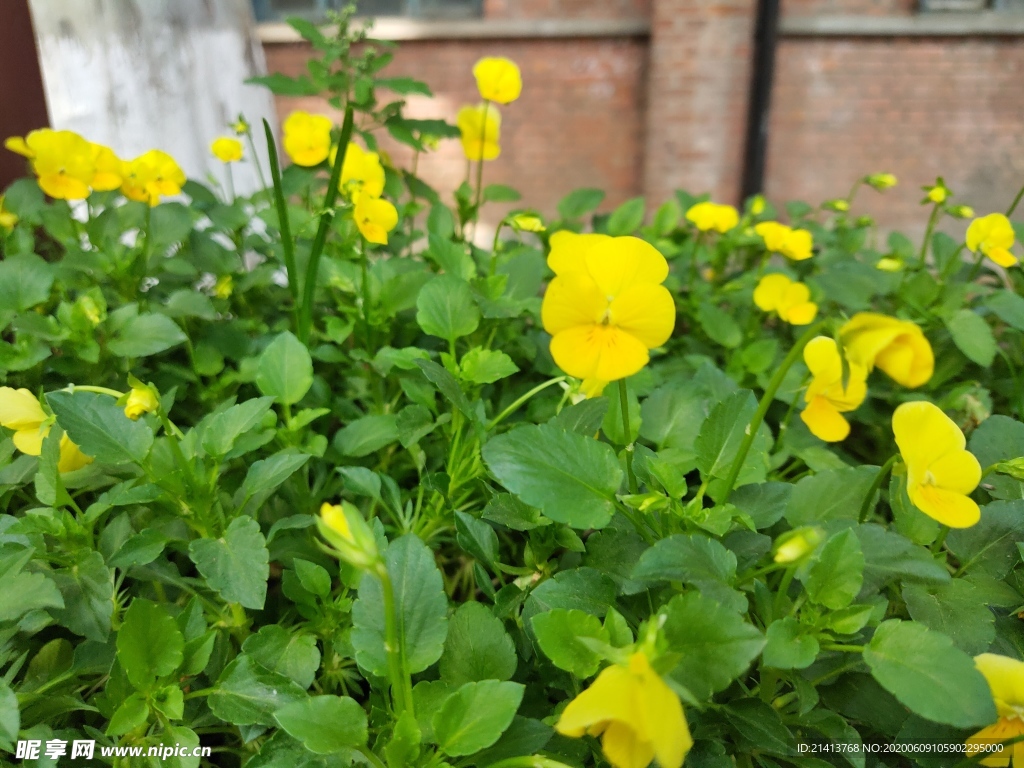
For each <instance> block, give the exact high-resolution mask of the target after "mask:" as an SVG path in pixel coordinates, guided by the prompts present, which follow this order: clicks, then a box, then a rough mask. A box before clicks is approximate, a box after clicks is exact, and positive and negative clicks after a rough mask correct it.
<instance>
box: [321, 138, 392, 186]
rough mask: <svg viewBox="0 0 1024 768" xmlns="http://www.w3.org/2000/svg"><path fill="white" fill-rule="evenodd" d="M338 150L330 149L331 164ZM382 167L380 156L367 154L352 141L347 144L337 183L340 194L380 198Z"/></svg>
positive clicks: (367, 152) (383, 177)
mask: <svg viewBox="0 0 1024 768" xmlns="http://www.w3.org/2000/svg"><path fill="white" fill-rule="evenodd" d="M337 151H338V148H337V147H333V148H332V149H331V162H332V163H333V162H334V158H335V156H336V154H337ZM384 180H385V175H384V166H383V165H382V164H381V161H380V154H378V153H377V152H369V151H367V150H365V149H363V148H362V147H360V146H359V145H358V144H356V143H355V142H354V141H353V142H349V145H348V148H347V149H346V150H345V159H344V160H343V161H342V164H341V180H340V181H339V182H338V183H339V185H340V189H341V191H342V192H345V193H346V194H348V195H349V197H353V198H354V196H355V195H356V193H362V194H364V195H369V196H370V197H380V196H381V195H383V194H384Z"/></svg>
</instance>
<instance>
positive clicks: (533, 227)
mask: <svg viewBox="0 0 1024 768" xmlns="http://www.w3.org/2000/svg"><path fill="white" fill-rule="evenodd" d="M506 221H508V224H509V226H510V227H512V229H514V230H516V231H517V232H543V231H544V230H545V227H544V222H543V221H542V220H541V218H540V216H536V215H534V214H532V213H517V214H516V215H515V216H509V217H508V219H506Z"/></svg>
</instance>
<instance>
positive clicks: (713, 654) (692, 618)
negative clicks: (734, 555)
mask: <svg viewBox="0 0 1024 768" xmlns="http://www.w3.org/2000/svg"><path fill="white" fill-rule="evenodd" d="M665 614H666V619H665V623H664V625H663V631H664V633H665V638H666V640H668V643H669V647H670V648H671V649H672V651H673V652H674V653H676V654H678V655H679V661H678V663H677V664H676V667H675V668H674V669H673V670H672V672H671V673H670V676H671V677H672V679H673V680H675V681H676V682H677V683H679V684H680V685H682V686H683V687H684V688H686V689H687V690H689V691H690V692H691V693H692V694H693V695H694V696H696V697H697V698H699V699H707V698H709V697H710V696H711V695H712V694H714V693H716V692H717V691H720V690H722V689H723V688H725V687H726V686H728V685H729V683H731V682H732V681H733V680H735V679H736V678H737V677H739V676H740V675H741V674H743V672H745V671H746V669H747V667H748V666H750V662H752V661H753V660H754V659H755V658H756V657H757V654H759V653H760V652H761V649H762V648H763V647H764V645H765V638H764V636H763V635H762V634H761V633H760V632H758V631H757V628H756V627H754V626H753V625H751V624H748V623H747V622H746V621H745V620H744V619H743V617H742V616H740V615H739V614H738V613H736V612H735V611H732V610H729V609H728V608H726V607H723V606H721V605H719V604H718V602H717V601H715V600H713V599H710V598H707V597H704V596H703V595H700V594H697V593H693V592H691V593H689V594H686V595H677V596H676V597H674V598H672V600H671V601H670V602H669V603H668V605H667V606H666V608H665Z"/></svg>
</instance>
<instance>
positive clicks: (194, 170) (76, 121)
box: [31, 0, 277, 194]
mask: <svg viewBox="0 0 1024 768" xmlns="http://www.w3.org/2000/svg"><path fill="white" fill-rule="evenodd" d="M31 7H32V16H33V20H34V23H35V29H36V36H37V38H38V43H39V52H40V59H41V63H42V72H43V81H44V85H45V89H46V99H47V103H48V105H49V109H50V116H51V122H52V124H53V126H54V127H55V128H66V129H69V130H73V131H77V132H78V133H80V134H82V135H83V136H85V137H86V138H88V139H90V140H92V141H97V142H101V143H103V144H107V145H109V146H110V147H112V148H113V149H114V150H115V151H116V152H117V153H118V154H119V155H120V156H121V157H124V158H126V159H130V158H132V157H135V156H137V155H140V154H142V153H143V152H145V151H146V150H149V149H162V150H164V151H166V152H168V153H170V154H171V155H172V156H173V157H174V158H175V159H176V160H177V161H178V162H179V163H180V164H181V166H182V168H184V170H185V172H186V173H187V174H188V175H189V177H191V178H196V179H201V180H205V179H206V178H207V176H208V174H213V177H214V178H215V179H216V180H217V182H218V183H220V184H222V185H223V184H224V183H225V177H224V169H223V166H222V165H221V163H220V162H219V161H217V160H215V159H214V158H212V157H211V156H210V151H209V146H210V142H211V141H212V140H213V139H215V138H217V137H218V136H223V135H230V134H231V132H230V129H229V127H228V126H229V125H230V124H231V123H233V122H234V120H235V118H236V116H237V115H238V114H239V113H242V114H244V115H245V116H246V118H247V119H248V120H249V122H250V123H252V125H253V133H254V137H255V139H256V146H257V147H258V149H259V152H260V162H261V163H262V164H263V168H264V174H265V175H266V169H267V160H266V150H265V146H264V145H265V140H264V139H263V127H262V123H261V121H262V119H263V118H267V119H268V120H269V121H270V124H271V126H273V127H274V129H275V130H276V129H277V116H276V113H275V111H274V101H273V98H272V96H271V95H270V93H269V91H267V89H265V88H263V87H262V86H254V85H244V81H245V80H246V79H247V78H249V77H252V76H254V75H261V74H264V73H265V72H266V62H265V60H264V56H263V47H262V45H261V44H260V42H259V39H258V38H257V36H256V30H255V22H254V20H253V14H252V7H251V5H250V0H31ZM249 153H250V150H249V147H248V146H246V155H247V156H248V155H249ZM232 170H233V173H234V182H235V188H236V190H237V192H238V193H240V194H247V193H249V192H252V191H254V190H256V189H258V188H259V181H258V177H257V175H256V172H255V169H254V167H253V166H252V164H251V163H249V162H243V163H236V164H234V166H233V169H232Z"/></svg>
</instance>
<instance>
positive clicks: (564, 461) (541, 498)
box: [483, 424, 622, 528]
mask: <svg viewBox="0 0 1024 768" xmlns="http://www.w3.org/2000/svg"><path fill="white" fill-rule="evenodd" d="M483 457H484V460H485V461H486V462H487V466H488V467H489V468H490V470H491V473H492V474H493V475H494V476H495V477H496V478H497V479H498V481H499V482H500V483H501V484H502V485H504V486H505V487H506V488H508V489H509V490H510V491H512V493H514V494H516V496H518V497H519V498H520V499H522V500H523V501H524V502H526V503H527V504H529V505H530V506H533V507H536V508H538V509H539V510H541V512H543V513H544V514H545V515H547V516H548V517H549V518H551V519H552V520H554V521H556V522H559V523H565V524H566V525H571V526H572V527H574V528H603V527H604V526H605V525H607V524H608V522H609V521H610V520H611V518H612V514H613V512H614V510H615V500H614V499H615V493H616V492H617V491H618V489H619V486H620V485H621V483H622V468H621V467H620V465H619V461H618V458H617V457H616V456H615V451H614V450H613V449H612V447H611V446H610V445H608V444H607V443H601V442H598V441H597V440H594V439H592V438H589V437H584V436H583V435H580V434H577V433H575V432H566V431H565V430H562V429H559V428H558V427H555V426H551V425H548V424H542V425H539V426H533V425H531V426H526V427H519V428H517V429H513V430H511V431H509V432H506V433H505V434H503V435H499V436H497V437H495V438H492V439H491V440H489V441H488V442H487V444H486V445H485V446H484V448H483Z"/></svg>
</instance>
